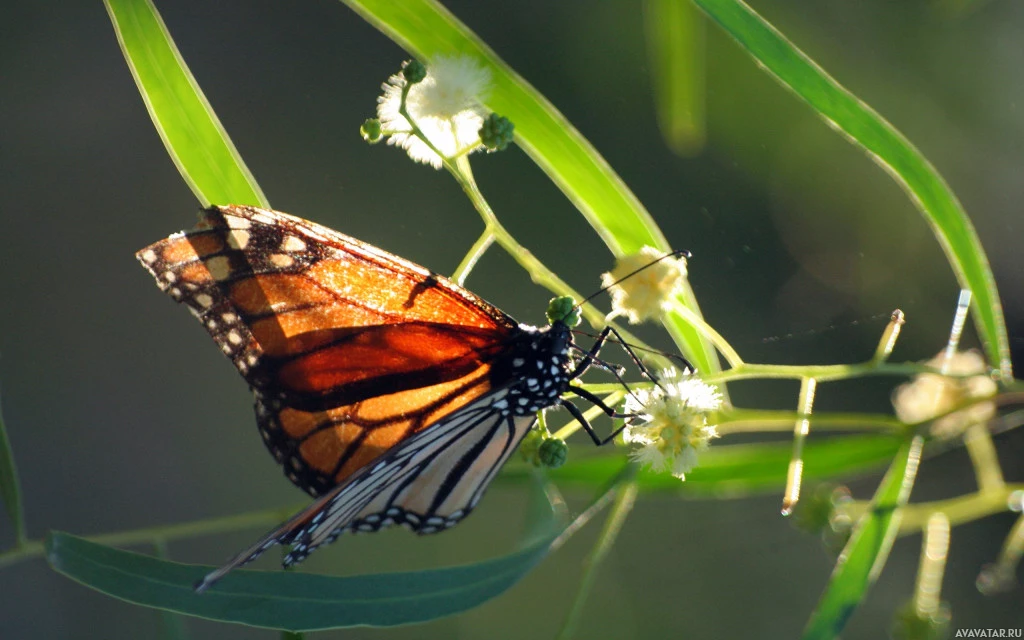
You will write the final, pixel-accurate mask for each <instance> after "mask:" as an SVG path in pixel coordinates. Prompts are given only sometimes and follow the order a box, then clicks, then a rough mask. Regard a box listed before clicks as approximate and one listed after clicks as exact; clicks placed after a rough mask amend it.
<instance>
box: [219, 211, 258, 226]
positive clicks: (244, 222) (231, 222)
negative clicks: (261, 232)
mask: <svg viewBox="0 0 1024 640" xmlns="http://www.w3.org/2000/svg"><path fill="white" fill-rule="evenodd" d="M224 220H225V221H227V223H228V228H229V229H248V228H249V227H251V226H252V222H250V221H249V220H248V219H246V218H240V217H239V216H235V215H231V214H224Z"/></svg>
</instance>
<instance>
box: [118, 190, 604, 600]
mask: <svg viewBox="0 0 1024 640" xmlns="http://www.w3.org/2000/svg"><path fill="white" fill-rule="evenodd" d="M137 257H138V259H139V260H140V262H141V263H142V264H143V266H145V267H146V268H147V269H148V270H149V271H150V272H151V273H152V274H153V276H154V277H155V278H156V280H157V284H158V285H159V286H160V288H161V289H163V290H164V291H165V292H166V293H167V294H168V295H170V296H171V297H172V298H174V299H175V300H177V301H178V302H182V303H184V304H185V305H187V306H188V308H189V309H190V311H191V312H192V313H193V315H195V316H196V317H197V318H198V319H199V321H200V322H201V323H202V324H203V326H204V327H205V328H206V330H207V331H208V332H209V333H210V335H211V336H212V337H213V339H214V341H215V342H216V344H217V345H218V346H219V347H220V349H221V351H222V352H223V353H224V354H225V355H226V356H227V357H228V358H230V359H231V361H232V362H233V363H234V365H235V367H236V368H237V369H238V371H239V373H241V374H242V376H243V377H244V378H245V379H246V381H247V382H248V383H249V385H250V387H251V388H252V390H253V392H254V394H255V398H256V417H257V425H258V427H259V431H260V434H261V436H262V438H263V440H264V442H265V444H266V446H267V448H268V450H269V451H270V452H271V454H272V455H273V456H274V458H275V459H276V460H277V461H278V462H279V463H280V464H281V465H282V467H283V469H284V472H285V475H286V476H287V477H288V478H289V479H290V480H291V481H292V482H293V483H294V484H296V485H297V486H298V487H300V488H302V489H303V490H305V491H306V492H307V493H309V494H310V495H312V496H314V497H315V498H317V500H316V501H315V502H314V503H313V504H312V505H311V506H310V507H309V508H307V509H305V510H304V511H302V512H301V513H299V514H297V515H296V516H295V517H294V518H292V519H291V520H289V521H288V522H286V523H285V524H284V525H282V526H281V527H280V528H278V529H276V530H274V531H272V532H270V533H269V534H268V535H267V536H265V537H264V538H263V539H262V540H260V541H259V542H257V543H256V544H255V545H253V546H252V547H251V548H250V549H247V550H246V551H243V552H242V553H241V554H239V555H238V556H236V558H234V559H233V560H232V561H231V562H229V563H228V564H227V565H225V566H224V567H223V568H221V569H219V570H218V571H215V572H213V573H211V574H210V575H209V576H207V578H205V579H204V581H203V582H202V583H201V584H200V585H199V587H198V589H199V590H204V589H206V588H208V587H209V585H211V584H213V582H215V581H216V580H218V579H220V577H221V576H223V575H224V574H225V573H227V572H228V571H230V570H232V569H234V568H235V567H237V566H240V565H242V564H245V563H246V562H249V561H250V560H252V559H254V558H255V557H257V556H259V555H260V554H261V553H263V552H264V551H265V550H266V549H268V548H269V547H271V546H273V545H275V544H291V545H292V550H291V552H290V553H289V554H288V555H287V556H286V558H285V561H284V563H285V564H286V565H289V564H294V563H296V562H299V561H301V560H302V559H303V558H305V557H306V556H307V555H308V554H309V553H310V552H311V551H312V550H314V549H316V548H317V547H318V546H321V545H324V544H328V543H330V542H332V541H333V540H334V539H335V538H337V537H338V535H340V534H341V533H343V532H344V531H376V530H378V529H380V528H383V527H386V526H388V525H391V524H402V525H405V526H407V527H408V528H410V529H412V530H414V531H416V532H417V533H421V534H426V533H434V532H437V531H441V530H444V529H446V528H448V527H450V526H452V525H454V524H456V523H457V522H459V521H460V520H462V519H463V518H464V517H465V516H466V515H467V514H468V513H469V512H470V511H471V510H472V509H473V508H474V507H475V506H476V504H477V502H478V501H479V499H480V497H481V496H482V495H483V492H484V491H485V490H486V488H487V486H488V485H489V484H490V482H491V480H493V478H494V477H495V475H496V474H497V472H498V470H499V469H500V468H501V466H502V465H503V464H504V463H505V461H506V460H507V459H508V457H509V456H510V455H511V453H512V452H513V451H514V450H515V448H516V446H518V444H519V441H520V440H521V439H522V438H523V437H524V436H525V435H526V433H527V432H528V431H529V429H530V426H531V425H532V423H533V421H534V418H535V414H536V412H537V411H538V410H540V409H543V408H546V407H551V406H555V405H558V404H560V403H561V402H562V400H561V396H562V394H563V393H565V392H566V391H567V390H573V391H576V392H577V393H581V392H580V391H577V390H576V389H575V388H573V387H572V385H571V381H572V380H573V379H575V378H576V377H577V376H578V375H579V373H581V372H582V370H583V369H585V368H586V364H581V363H579V362H574V359H573V356H572V350H573V349H575V348H576V347H575V346H574V344H573V338H572V333H571V331H570V328H569V327H568V326H567V325H566V324H565V322H563V321H561V320H557V319H556V320H555V321H554V322H553V323H552V324H551V325H549V326H547V327H542V328H537V327H532V326H528V325H521V324H518V323H517V322H515V321H514V320H513V319H512V318H511V317H509V316H508V315H507V314H505V313H503V312H502V311H500V310H499V309H497V308H496V307H493V306H492V305H490V304H488V303H487V302H485V301H483V300H482V299H480V298H478V297H477V296H475V295H473V294H472V293H470V292H468V291H466V290H465V289H462V288H461V287H459V286H458V285H455V284H454V283H452V282H450V281H449V280H447V279H446V278H444V277H442V276H440V275H438V274H436V273H433V272H431V271H429V270H427V269H424V268H423V267H420V266H418V265H415V264H413V263H411V262H408V261H406V260H404V259H402V258H399V257H397V256H393V255H391V254H389V253H387V252H385V251H383V250H381V249H378V248H376V247H373V246H371V245H368V244H365V243H362V242H359V241H358V240H355V239H353V238H350V237H348V236H345V235H343V234H340V233H338V232H336V231H333V230H331V229H328V228H326V227H322V226H320V225H317V224H315V223H312V222H309V221H306V220H302V219H300V218H296V217H293V216H290V215H288V214H284V213H280V212H276V211H269V210H265V209H259V208H256V207H242V206H225V207H213V208H210V209H207V210H205V211H204V212H203V219H202V221H201V222H200V224H199V225H197V226H196V228H194V229H193V230H191V231H187V232H182V233H178V234H174V235H172V236H170V237H168V238H166V239H164V240H161V241H159V242H157V243H154V244H153V245H150V246H149V247H146V248H144V249H142V250H141V251H139V252H138V254H137ZM595 352H596V349H595ZM569 408H570V410H572V409H574V407H571V406H569ZM573 415H578V410H577V411H574V412H573Z"/></svg>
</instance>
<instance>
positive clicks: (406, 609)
mask: <svg viewBox="0 0 1024 640" xmlns="http://www.w3.org/2000/svg"><path fill="white" fill-rule="evenodd" d="M555 533H557V532H550V530H549V533H548V534H547V535H546V536H544V537H542V538H540V539H538V540H535V541H534V542H532V543H531V544H529V545H528V546H526V547H524V548H523V549H521V550H519V551H516V552H514V553H510V554H508V555H505V556H501V557H498V558H495V559H492V560H486V561H483V562H478V563H476V564H470V565H463V566H458V567H445V568H441V569H432V570H428V571H415V572H405V573H386V574H377V575H363V576H354V577H331V576H322V575H310V574H302V573H292V572H283V571H236V572H234V573H232V574H230V575H228V576H227V577H226V578H224V579H223V580H222V581H221V582H220V583H218V584H217V586H216V587H214V588H213V589H211V590H210V591H208V592H206V593H203V594H197V593H195V591H193V585H194V584H195V582H196V581H197V580H198V579H200V578H201V577H202V576H204V575H205V574H206V573H207V572H208V571H210V570H211V569H213V567H207V566H200V565H188V564H181V563H177V562H169V561H166V560H158V559H156V558H153V557H151V556H145V555H141V554H138V553H133V552H130V551H122V550H119V549H114V548H111V547H106V546H103V545H99V544H96V543H93V542H89V541H87V540H85V539H83V538H79V537H76V536H72V535H69V534H65V533H59V532H54V533H52V534H51V535H50V536H49V537H48V539H47V542H46V550H47V558H48V560H49V562H50V565H51V566H52V567H53V568H54V569H55V570H56V571H58V572H60V573H62V574H64V575H66V576H67V577H69V578H71V579H72V580H75V581H76V582H79V583H81V584H83V585H85V586H87V587H89V588H92V589H95V590H97V591H100V592H102V593H105V594H107V595H110V596H113V597H115V598H119V599H121V600H125V601H127V602H132V603H134V604H140V605H144V606H149V607H156V608H159V609H164V610H167V611H173V612H176V613H181V614H185V615H191V616H198V617H201V618H208V619H211V620H219V621H222V622H236V623H242V624H247V625H250V626H254V627H265V628H270V629H288V630H293V631H314V630H318V629H332V628H339V627H351V626H357V625H369V626H393V625H399V624H408V623H412V622H422V621H425V620H433V619H435V618H440V617H442V616H446V615H450V614H453V613H458V612H460V611H465V610H466V609H469V608H471V607H474V606H476V605H478V604H481V603H483V602H485V601H487V600H489V599H491V598H493V597H495V596H497V595H498V594H500V593H502V592H504V591H505V590H506V589H508V588H509V587H510V586H512V585H513V584H515V583H516V582H517V581H518V580H519V579H520V578H522V577H523V576H524V575H525V574H526V573H527V572H528V571H529V570H530V569H531V568H533V566H534V565H535V564H537V563H538V562H539V561H540V560H541V559H543V558H544V556H545V555H547V552H548V547H549V546H550V544H551V542H552V541H553V540H554V539H555Z"/></svg>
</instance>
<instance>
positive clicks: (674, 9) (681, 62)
mask: <svg viewBox="0 0 1024 640" xmlns="http://www.w3.org/2000/svg"><path fill="white" fill-rule="evenodd" d="M644 25H645V27H646V34H647V59H648V60H649V61H650V66H651V88H652V89H653V90H654V106H655V109H656V111H657V114H658V126H659V127H660V128H661V135H662V136H663V137H664V138H665V142H666V143H667V144H668V146H669V148H671V149H672V151H674V152H675V153H676V154H677V155H680V156H694V155H696V154H698V153H700V151H701V150H702V149H703V148H704V139H705V121H704V69H705V64H704V52H705V46H704V16H703V15H702V14H701V13H700V12H699V11H697V9H696V7H694V6H693V2H691V0H646V1H645V2H644Z"/></svg>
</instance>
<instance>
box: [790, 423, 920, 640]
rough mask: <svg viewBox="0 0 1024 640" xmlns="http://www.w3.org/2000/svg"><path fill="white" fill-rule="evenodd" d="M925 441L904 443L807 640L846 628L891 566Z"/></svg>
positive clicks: (827, 638) (838, 567) (843, 557)
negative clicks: (887, 563) (901, 514)
mask: <svg viewBox="0 0 1024 640" xmlns="http://www.w3.org/2000/svg"><path fill="white" fill-rule="evenodd" d="M923 442H924V440H923V438H921V436H915V437H914V438H912V439H911V440H908V441H907V442H906V444H904V445H903V447H902V449H901V450H900V452H899V454H898V455H897V456H896V458H895V459H894V460H893V463H892V466H890V467H889V471H888V473H886V475H885V478H883V479H882V483H881V484H880V485H879V487H878V490H877V491H876V492H875V497H874V498H873V499H872V501H871V509H870V510H869V511H868V513H867V514H865V515H864V517H863V518H861V519H860V521H859V522H858V523H857V525H856V528H855V529H854V531H853V535H852V536H851V537H850V541H849V542H848V543H847V544H846V548H845V549H843V553H842V554H841V555H840V556H839V560H838V561H837V562H836V567H835V569H834V570H833V572H832V577H831V578H829V583H828V587H827V588H826V589H825V593H824V594H823V595H822V597H821V600H820V601H819V602H818V607H817V608H816V609H815V610H814V613H813V614H812V615H811V619H810V620H809V621H808V623H807V628H806V629H804V634H803V636H802V638H803V639H804V640H832V638H835V637H836V636H838V635H839V633H840V632H841V631H842V630H843V627H845V626H846V622H847V621H848V620H849V619H850V616H851V615H853V612H854V610H856V608H857V605H858V604H860V601H861V600H862V599H863V598H864V595H865V594H866V593H867V590H868V589H869V588H870V587H871V585H872V584H874V582H875V580H876V579H877V578H878V574H879V573H880V572H881V571H882V567H884V566H885V561H886V560H887V559H888V557H889V551H890V550H891V549H892V543H893V541H894V540H895V539H896V534H897V533H898V532H899V520H900V517H899V509H900V508H901V507H903V506H904V505H906V503H907V499H908V498H909V497H910V489H911V488H912V487H913V486H914V479H915V477H916V476H917V466H918V463H919V462H920V460H921V448H922V446H923Z"/></svg>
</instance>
